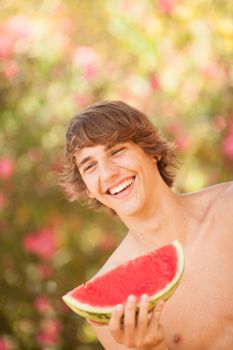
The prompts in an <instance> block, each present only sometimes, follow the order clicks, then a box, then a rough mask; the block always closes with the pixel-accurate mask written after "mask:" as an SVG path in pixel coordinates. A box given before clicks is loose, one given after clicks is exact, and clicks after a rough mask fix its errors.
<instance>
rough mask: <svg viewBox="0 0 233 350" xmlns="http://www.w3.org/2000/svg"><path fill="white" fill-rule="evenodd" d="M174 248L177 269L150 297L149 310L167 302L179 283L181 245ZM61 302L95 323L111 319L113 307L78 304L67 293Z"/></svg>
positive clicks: (181, 265)
mask: <svg viewBox="0 0 233 350" xmlns="http://www.w3.org/2000/svg"><path fill="white" fill-rule="evenodd" d="M172 244H173V245H174V246H175V248H176V251H177V255H178V269H177V272H176V274H175V276H174V278H173V279H172V281H171V282H170V283H168V284H167V285H166V287H164V288H163V289H161V290H160V291H159V292H157V293H156V294H154V295H152V296H150V306H149V309H150V310H152V309H153V308H154V307H155V305H156V304H157V302H158V301H159V300H164V301H165V300H167V299H169V298H170V297H171V296H172V294H173V293H174V292H175V290H176V288H177V287H178V284H179V281H180V279H181V277H182V274H183V271H184V253H183V249H182V246H181V244H180V243H179V242H178V241H177V240H175V241H173V242H172ZM62 299H63V301H64V302H65V303H66V304H67V305H68V306H69V307H70V308H71V309H72V310H73V311H74V312H75V313H77V314H79V315H80V316H82V317H84V318H88V319H89V320H92V321H96V322H99V323H108V322H109V320H110V318H111V313H112V311H113V309H114V308H115V306H109V307H99V308H98V307H97V306H91V305H89V304H85V303H80V302H79V301H77V300H76V299H74V298H73V297H72V296H70V294H69V293H67V294H66V295H64V296H63V297H62Z"/></svg>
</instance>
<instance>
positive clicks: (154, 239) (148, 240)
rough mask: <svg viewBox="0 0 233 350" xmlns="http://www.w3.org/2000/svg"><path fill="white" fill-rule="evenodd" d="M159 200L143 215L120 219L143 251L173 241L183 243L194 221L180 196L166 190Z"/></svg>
mask: <svg viewBox="0 0 233 350" xmlns="http://www.w3.org/2000/svg"><path fill="white" fill-rule="evenodd" d="M160 198H162V201H160V202H158V200H157V202H156V205H154V207H153V208H152V207H151V208H150V211H149V212H147V213H145V215H141V216H132V217H126V218H122V220H123V221H124V223H125V225H126V226H127V227H128V228H129V234H130V235H132V236H133V237H134V239H135V240H136V241H137V242H138V243H139V244H140V245H141V246H144V247H145V249H150V248H151V247H153V246H156V245H163V244H167V243H170V242H171V241H172V240H175V239H178V240H180V241H181V242H182V243H184V242H185V240H186V236H187V231H189V230H190V228H191V227H192V226H193V224H194V221H195V218H193V217H192V214H191V213H190V212H189V208H187V207H186V205H185V202H184V200H183V198H182V197H181V196H179V195H177V194H175V193H174V192H172V191H171V190H170V189H168V191H166V193H163V196H162V197H160Z"/></svg>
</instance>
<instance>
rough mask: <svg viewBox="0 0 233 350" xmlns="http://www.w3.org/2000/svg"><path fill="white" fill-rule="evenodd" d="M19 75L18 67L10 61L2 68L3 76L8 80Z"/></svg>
mask: <svg viewBox="0 0 233 350" xmlns="http://www.w3.org/2000/svg"><path fill="white" fill-rule="evenodd" d="M18 73H19V66H18V64H17V63H16V62H14V61H12V62H9V63H8V64H7V66H6V67H5V68H4V74H5V76H6V77H7V78H8V79H11V78H14V77H15V76H17V75H18Z"/></svg>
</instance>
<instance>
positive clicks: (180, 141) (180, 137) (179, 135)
mask: <svg viewBox="0 0 233 350" xmlns="http://www.w3.org/2000/svg"><path fill="white" fill-rule="evenodd" d="M167 130H168V131H169V132H170V133H171V134H172V135H173V137H174V139H175V143H176V146H177V148H178V150H179V151H186V150H187V149H188V148H189V147H190V146H191V139H190V136H189V135H188V134H187V132H186V130H185V129H184V127H183V125H182V124H181V123H179V122H175V123H172V124H170V125H168V126H167Z"/></svg>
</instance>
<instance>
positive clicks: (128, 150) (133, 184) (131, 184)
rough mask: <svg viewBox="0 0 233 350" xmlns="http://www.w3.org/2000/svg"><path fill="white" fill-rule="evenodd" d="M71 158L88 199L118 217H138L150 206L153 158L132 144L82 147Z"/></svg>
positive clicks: (153, 184)
mask: <svg viewBox="0 0 233 350" xmlns="http://www.w3.org/2000/svg"><path fill="white" fill-rule="evenodd" d="M75 158H76V164H77V166H78V169H79V171H80V174H81V176H82V179H83V181H84V183H85V185H86V187H87V191H88V194H89V197H91V198H96V199H97V200H98V201H99V202H101V203H102V204H104V205H105V206H107V207H109V208H111V209H113V210H114V211H115V212H116V213H117V214H118V215H119V216H121V217H123V216H131V215H139V213H140V212H142V211H144V210H145V208H146V207H147V206H148V205H150V199H151V194H152V188H153V186H154V187H155V182H156V177H158V176H159V173H158V170H157V166H156V164H155V163H156V161H155V159H153V157H152V156H150V155H147V154H145V152H144V151H143V150H142V149H141V147H139V146H138V145H136V144H135V143H132V142H123V143H119V144H116V145H114V146H111V147H110V146H106V145H96V146H91V147H84V148H83V149H82V150H81V151H79V152H77V153H76V155H75Z"/></svg>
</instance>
